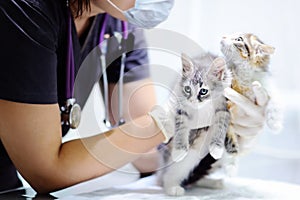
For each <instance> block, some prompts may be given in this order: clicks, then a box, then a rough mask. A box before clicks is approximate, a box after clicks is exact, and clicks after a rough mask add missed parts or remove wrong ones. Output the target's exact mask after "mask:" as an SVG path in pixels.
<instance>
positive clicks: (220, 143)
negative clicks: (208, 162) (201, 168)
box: [209, 106, 230, 159]
mask: <svg viewBox="0 0 300 200" xmlns="http://www.w3.org/2000/svg"><path fill="white" fill-rule="evenodd" d="M229 123H230V113H229V111H228V110H227V108H225V107H224V106H223V107H222V108H217V109H216V113H215V120H214V123H213V124H212V129H211V130H212V133H211V134H212V139H211V142H210V145H209V152H210V154H211V156H212V157H213V158H214V159H220V158H221V157H222V155H223V152H224V141H225V137H226V133H227V130H228V126H229Z"/></svg>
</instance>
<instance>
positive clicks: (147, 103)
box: [109, 79, 158, 173]
mask: <svg viewBox="0 0 300 200" xmlns="http://www.w3.org/2000/svg"><path fill="white" fill-rule="evenodd" d="M109 91H110V95H109V97H110V101H109V102H111V103H110V104H109V105H110V119H111V121H112V122H113V123H115V121H116V120H118V119H117V117H118V85H117V84H110V85H109ZM123 91H124V96H123V102H122V105H123V108H124V116H123V117H124V119H125V121H126V122H130V121H131V120H132V119H135V118H138V117H140V116H143V115H145V114H147V113H148V112H149V111H150V110H151V109H152V108H153V106H154V105H155V104H156V97H155V91H154V86H153V82H152V81H151V80H150V79H142V80H139V81H133V82H129V83H126V84H124V88H123ZM133 165H134V166H135V167H136V168H137V169H138V170H139V171H140V172H141V173H148V172H153V171H156V170H157V168H158V152H157V150H156V147H155V148H153V149H152V150H151V151H149V152H147V153H144V154H142V155H141V156H140V157H139V159H137V160H135V161H134V162H133Z"/></svg>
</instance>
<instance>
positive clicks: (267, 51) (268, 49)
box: [258, 44, 275, 55]
mask: <svg viewBox="0 0 300 200" xmlns="http://www.w3.org/2000/svg"><path fill="white" fill-rule="evenodd" d="M258 49H259V51H260V53H261V54H264V55H271V54H273V53H274V51H275V48H274V47H272V46H270V45H266V44H261V45H260V46H259V48H258Z"/></svg>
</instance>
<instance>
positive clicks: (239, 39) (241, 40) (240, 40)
mask: <svg viewBox="0 0 300 200" xmlns="http://www.w3.org/2000/svg"><path fill="white" fill-rule="evenodd" d="M235 40H236V41H238V42H243V41H244V39H243V38H242V37H238V38H236V39H235Z"/></svg>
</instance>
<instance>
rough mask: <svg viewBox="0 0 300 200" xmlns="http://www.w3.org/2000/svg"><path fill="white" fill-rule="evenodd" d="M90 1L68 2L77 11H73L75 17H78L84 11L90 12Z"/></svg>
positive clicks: (75, 0)
mask: <svg viewBox="0 0 300 200" xmlns="http://www.w3.org/2000/svg"><path fill="white" fill-rule="evenodd" d="M90 1H91V0H70V4H72V5H74V7H75V8H77V10H75V11H74V13H75V17H80V16H81V15H82V13H83V12H84V11H90V10H91V2H90Z"/></svg>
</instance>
